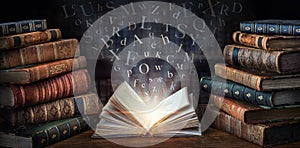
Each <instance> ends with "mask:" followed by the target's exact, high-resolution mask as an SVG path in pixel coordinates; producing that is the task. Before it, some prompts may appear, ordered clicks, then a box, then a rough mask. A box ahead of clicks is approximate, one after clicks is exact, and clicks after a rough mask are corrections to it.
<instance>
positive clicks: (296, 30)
mask: <svg viewBox="0 0 300 148" xmlns="http://www.w3.org/2000/svg"><path fill="white" fill-rule="evenodd" d="M240 31H241V32H245V33H256V34H270V35H271V34H272V35H274V34H277V35H295V36H296V35H300V25H294V24H275V23H255V22H241V23H240Z"/></svg>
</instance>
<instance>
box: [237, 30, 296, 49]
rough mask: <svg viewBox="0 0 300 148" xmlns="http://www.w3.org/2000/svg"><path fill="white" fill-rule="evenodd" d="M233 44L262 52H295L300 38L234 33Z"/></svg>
mask: <svg viewBox="0 0 300 148" xmlns="http://www.w3.org/2000/svg"><path fill="white" fill-rule="evenodd" d="M232 38H233V41H234V43H237V44H242V45H246V46H251V47H255V48H260V49H263V50H295V49H297V48H298V50H299V46H300V36H288V35H286V36H284V35H264V34H251V33H242V32H240V31H235V32H233V34H232Z"/></svg>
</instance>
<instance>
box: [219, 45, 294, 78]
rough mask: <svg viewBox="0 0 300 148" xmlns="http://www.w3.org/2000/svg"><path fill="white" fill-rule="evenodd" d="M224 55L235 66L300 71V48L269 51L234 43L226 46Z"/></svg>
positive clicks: (278, 70)
mask: <svg viewBox="0 0 300 148" xmlns="http://www.w3.org/2000/svg"><path fill="white" fill-rule="evenodd" d="M299 47H300V46H299ZM223 55H224V59H225V62H226V63H227V64H229V65H233V66H240V67H244V68H249V69H256V70H260V71H267V72H276V73H280V74H283V73H298V72H300V64H299V63H300V58H299V57H300V50H284V51H267V50H261V49H258V48H251V47H249V46H243V45H237V44H232V45H226V46H225V48H224V54H223Z"/></svg>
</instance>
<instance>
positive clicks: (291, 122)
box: [200, 20, 300, 146]
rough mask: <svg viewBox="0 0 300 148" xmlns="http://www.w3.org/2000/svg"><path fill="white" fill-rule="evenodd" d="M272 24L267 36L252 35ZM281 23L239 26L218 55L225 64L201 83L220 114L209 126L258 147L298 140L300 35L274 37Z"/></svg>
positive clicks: (299, 137)
mask: <svg viewBox="0 0 300 148" xmlns="http://www.w3.org/2000/svg"><path fill="white" fill-rule="evenodd" d="M257 22H260V25H257V24H256V25H254V24H255V23H257ZM268 22H270V23H271V25H270V24H268ZM245 23H246V30H244V28H243V27H245ZM262 24H263V25H262ZM272 24H273V26H275V28H271V27H269V28H268V29H270V30H271V31H273V32H272V33H271V31H270V33H266V32H258V31H257V30H264V29H266V26H272ZM274 24H277V25H274ZM281 24H284V21H280V20H263V21H250V22H249V21H248V22H241V23H240V25H241V30H240V31H235V32H233V40H234V43H232V44H228V45H226V46H225V48H224V50H223V55H224V60H225V64H221V63H218V64H216V65H215V67H214V68H215V76H213V78H212V77H202V78H201V81H200V83H201V90H202V91H203V92H208V93H210V95H211V99H212V100H213V101H214V103H216V104H218V105H219V106H220V109H221V111H220V114H219V115H218V116H217V118H216V120H215V121H214V123H213V127H215V128H217V129H221V130H223V131H226V132H228V133H231V134H233V135H235V136H238V137H240V138H243V139H245V140H248V141H250V142H252V143H255V144H258V145H261V146H272V145H278V144H284V143H290V142H294V141H299V140H300V134H299V132H298V131H299V130H300V121H299V119H300V118H299V117H300V106H299V105H300V89H299V88H300V58H299V57H300V36H297V35H293V34H289V35H286V34H282V33H281V32H280V31H277V32H276V31H275V32H274V29H275V30H276V29H279V28H278V26H280V25H281ZM251 27H261V28H256V29H251ZM276 27H277V28H276ZM283 28H284V27H283ZM285 28H286V26H285ZM287 28H289V27H287ZM251 30H253V32H251ZM255 31H257V32H255Z"/></svg>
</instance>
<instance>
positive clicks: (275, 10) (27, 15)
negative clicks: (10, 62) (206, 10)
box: [0, 0, 300, 23]
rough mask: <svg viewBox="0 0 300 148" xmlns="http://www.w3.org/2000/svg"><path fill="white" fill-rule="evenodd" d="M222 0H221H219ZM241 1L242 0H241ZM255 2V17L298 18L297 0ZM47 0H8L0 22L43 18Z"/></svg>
mask: <svg viewBox="0 0 300 148" xmlns="http://www.w3.org/2000/svg"><path fill="white" fill-rule="evenodd" d="M221 1H222V0H221ZM241 1H243V0H241ZM251 1H254V3H255V10H253V11H255V12H256V14H257V15H256V18H257V19H269V18H277V19H299V18H300V13H299V5H300V1H297V0H279V1H273V0H251ZM51 2H52V0H49V1H33V0H27V1H18V0H8V1H5V4H1V6H0V14H1V17H0V23H3V22H8V21H17V20H20V19H32V18H43V17H44V16H45V15H46V14H45V12H43V10H44V9H47V7H48V5H49V3H51Z"/></svg>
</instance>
